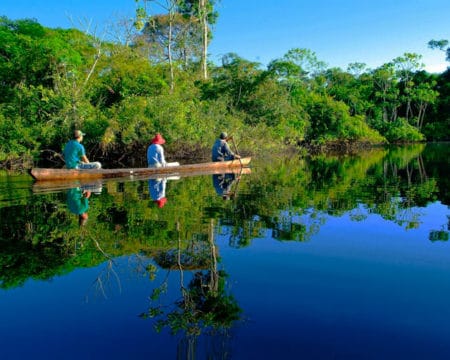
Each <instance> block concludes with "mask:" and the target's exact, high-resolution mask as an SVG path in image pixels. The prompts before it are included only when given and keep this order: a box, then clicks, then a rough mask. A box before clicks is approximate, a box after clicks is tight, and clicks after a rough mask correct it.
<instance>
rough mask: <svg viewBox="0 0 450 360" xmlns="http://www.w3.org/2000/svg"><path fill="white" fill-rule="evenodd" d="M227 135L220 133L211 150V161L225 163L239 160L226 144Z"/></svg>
mask: <svg viewBox="0 0 450 360" xmlns="http://www.w3.org/2000/svg"><path fill="white" fill-rule="evenodd" d="M227 140H228V135H227V133H225V132H222V133H221V134H220V136H219V139H217V140H216V141H215V143H214V145H213V147H212V149H211V158H212V161H227V160H234V159H239V155H237V154H235V153H233V152H232V151H231V149H230V147H229V146H228V143H227Z"/></svg>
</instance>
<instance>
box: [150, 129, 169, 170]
mask: <svg viewBox="0 0 450 360" xmlns="http://www.w3.org/2000/svg"><path fill="white" fill-rule="evenodd" d="M165 143H166V140H164V138H163V137H162V136H161V134H156V135H155V137H154V138H153V140H152V143H151V145H150V146H149V147H148V149H147V163H148V167H162V166H166V159H165V157H164V148H163V147H162V145H163V144H165Z"/></svg>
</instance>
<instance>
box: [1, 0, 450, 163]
mask: <svg viewBox="0 0 450 360" xmlns="http://www.w3.org/2000/svg"><path fill="white" fill-rule="evenodd" d="M136 3H137V4H138V6H137V11H136V17H135V19H133V20H132V21H123V22H118V23H117V25H118V30H116V31H115V32H114V33H111V34H109V35H108V40H104V39H103V38H102V37H100V36H98V34H95V33H92V32H89V31H81V30H79V29H75V28H72V29H60V28H56V29H52V28H47V27H44V26H42V25H40V24H39V23H38V22H37V21H35V20H33V19H21V20H10V19H8V18H7V17H0V39H1V41H0V84H1V86H0V163H1V164H2V165H3V166H11V165H13V164H30V163H31V162H32V161H36V160H37V159H42V158H43V157H47V158H50V155H49V154H58V153H60V152H61V149H62V147H63V145H64V143H65V142H66V141H67V140H68V138H69V137H70V134H71V132H72V130H73V129H74V128H82V129H83V131H84V132H86V133H87V134H88V137H87V138H86V139H85V145H86V147H87V149H88V152H89V153H90V154H89V155H90V156H91V157H96V158H103V159H111V160H118V159H119V160H120V159H127V158H129V157H130V158H131V157H133V156H136V155H138V156H140V155H141V154H142V157H144V155H143V154H144V149H145V147H146V145H147V144H148V143H149V141H150V140H151V138H152V137H153V136H154V133H155V132H161V133H163V134H164V137H165V138H166V139H167V145H166V146H167V147H168V149H169V152H170V153H171V154H174V155H176V156H183V155H186V154H188V153H189V152H192V153H193V152H196V153H197V152H198V151H199V150H204V149H207V148H209V146H210V144H211V143H212V141H213V140H214V137H215V136H217V134H218V133H220V132H221V131H222V130H224V129H226V130H228V131H229V132H232V133H233V134H235V135H237V137H239V139H240V140H241V144H242V146H243V148H244V149H245V150H247V151H249V152H250V151H260V150H262V149H268V148H273V149H276V148H282V146H283V145H300V146H305V145H306V146H310V145H312V146H332V145H333V144H340V143H345V144H359V143H365V144H380V143H396V142H415V141H426V140H428V141H430V140H448V139H449V138H450V134H449V131H450V130H449V129H450V126H449V118H450V117H449V114H450V111H449V110H450V109H449V107H450V100H449V99H450V72H449V70H447V71H445V72H443V73H442V74H431V73H428V72H426V71H424V70H423V64H422V63H421V58H422V57H421V55H419V54H414V53H405V54H403V55H401V56H399V57H397V58H395V59H393V60H392V61H391V62H389V63H386V64H383V65H382V66H380V67H378V68H376V69H369V68H368V67H367V66H366V65H365V64H362V63H356V62H355V63H352V64H349V66H348V68H347V69H346V70H343V69H341V68H328V67H327V65H326V64H325V63H324V62H323V61H321V60H320V59H318V58H317V56H316V54H315V53H314V52H313V51H312V50H309V49H304V48H293V49H291V50H289V51H288V52H287V53H286V54H285V55H283V56H282V57H281V58H279V59H274V60H273V61H272V62H270V63H269V64H268V65H267V66H266V67H265V68H264V67H263V66H262V65H261V64H259V63H257V62H252V61H248V60H246V59H244V58H242V57H240V56H239V55H237V54H234V53H229V54H226V55H224V56H223V57H222V59H221V63H220V64H214V63H212V62H210V61H208V44H209V43H210V41H211V39H212V35H213V34H212V25H213V24H214V23H215V21H216V19H217V16H218V13H217V11H216V10H215V8H214V5H215V4H214V1H207V0H202V1H193V0H183V1H182V0H166V1H165V2H163V4H162V7H161V6H160V7H159V8H158V9H159V11H160V12H155V10H154V9H153V8H152V6H154V5H155V3H156V2H154V1H150V0H142V1H139V0H138V1H136ZM119 25H120V26H119ZM428 45H429V46H430V47H431V48H434V49H437V51H439V50H442V51H444V53H445V54H444V55H446V56H447V60H450V59H449V55H448V54H449V48H450V47H448V41H447V40H430V42H429V44H428ZM189 149H190V150H189Z"/></svg>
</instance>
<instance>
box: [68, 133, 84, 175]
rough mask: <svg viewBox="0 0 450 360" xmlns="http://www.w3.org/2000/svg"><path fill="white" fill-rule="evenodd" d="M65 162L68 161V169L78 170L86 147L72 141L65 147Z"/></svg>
mask: <svg viewBox="0 0 450 360" xmlns="http://www.w3.org/2000/svg"><path fill="white" fill-rule="evenodd" d="M63 153H64V160H65V161H66V168H68V169H76V168H77V166H78V164H79V162H80V159H81V157H82V156H83V155H84V153H85V151H84V146H83V145H81V144H80V143H79V142H78V141H77V140H74V139H73V140H70V141H69V142H68V143H67V144H66V146H65V147H64V151H63Z"/></svg>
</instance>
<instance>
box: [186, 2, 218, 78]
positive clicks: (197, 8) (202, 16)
mask: <svg viewBox="0 0 450 360" xmlns="http://www.w3.org/2000/svg"><path fill="white" fill-rule="evenodd" d="M215 3H216V0H182V1H181V2H180V7H179V10H180V12H181V13H182V14H184V15H185V16H189V17H190V18H191V19H193V20H194V21H196V22H197V23H198V24H199V28H200V32H201V34H202V35H201V38H202V54H201V69H202V77H203V79H207V78H208V46H209V42H210V40H211V29H210V26H211V25H213V24H215V23H216V21H217V17H218V13H217V12H216V11H215V10H214V5H215Z"/></svg>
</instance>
